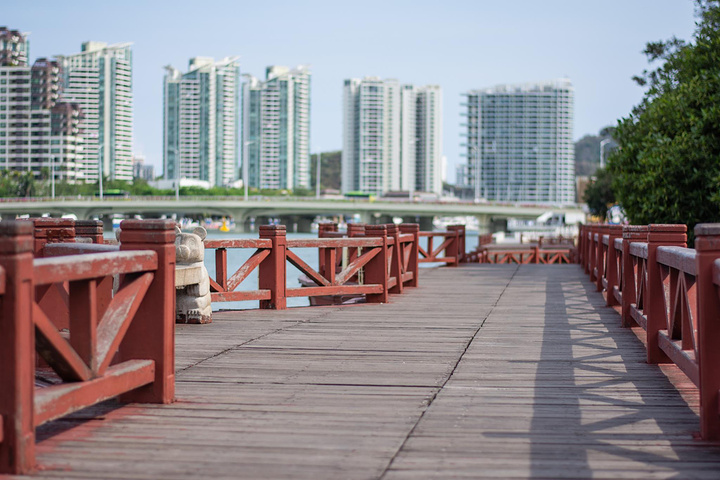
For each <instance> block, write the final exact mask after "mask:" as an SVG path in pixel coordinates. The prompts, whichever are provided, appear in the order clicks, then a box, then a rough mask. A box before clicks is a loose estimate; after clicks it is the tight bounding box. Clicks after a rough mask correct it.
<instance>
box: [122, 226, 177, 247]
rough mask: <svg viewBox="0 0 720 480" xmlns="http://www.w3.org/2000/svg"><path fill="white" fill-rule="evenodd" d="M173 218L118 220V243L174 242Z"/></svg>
mask: <svg viewBox="0 0 720 480" xmlns="http://www.w3.org/2000/svg"><path fill="white" fill-rule="evenodd" d="M175 225H176V223H175V222H174V221H173V220H135V219H130V220H123V221H122V222H120V238H119V239H118V240H120V245H121V246H122V244H123V243H124V244H128V243H174V242H175Z"/></svg>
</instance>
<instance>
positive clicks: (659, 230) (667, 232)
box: [643, 224, 687, 363]
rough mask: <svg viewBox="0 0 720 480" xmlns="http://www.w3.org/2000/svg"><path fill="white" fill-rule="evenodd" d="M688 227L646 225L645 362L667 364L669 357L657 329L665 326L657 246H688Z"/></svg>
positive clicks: (662, 328) (663, 293) (663, 292)
mask: <svg viewBox="0 0 720 480" xmlns="http://www.w3.org/2000/svg"><path fill="white" fill-rule="evenodd" d="M686 232H687V226H685V225H657V224H653V225H649V226H648V258H647V278H648V279H647V285H645V303H644V305H643V306H644V310H643V311H644V312H645V316H646V317H647V362H648V363H668V362H671V360H670V359H669V358H668V357H667V355H665V352H663V351H662V350H661V349H660V345H659V343H658V338H659V336H658V332H660V330H664V329H666V328H667V325H665V312H663V309H664V308H665V306H664V305H665V302H664V301H663V297H664V295H665V291H664V289H663V283H662V278H661V277H660V267H659V266H658V264H657V249H658V247H659V246H661V245H662V246H675V247H686V246H687V234H686Z"/></svg>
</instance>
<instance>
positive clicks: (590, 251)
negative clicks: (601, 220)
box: [585, 225, 595, 281]
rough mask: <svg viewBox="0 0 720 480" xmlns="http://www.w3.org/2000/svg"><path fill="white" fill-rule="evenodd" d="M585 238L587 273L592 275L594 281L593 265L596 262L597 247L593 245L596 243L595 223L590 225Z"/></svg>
mask: <svg viewBox="0 0 720 480" xmlns="http://www.w3.org/2000/svg"><path fill="white" fill-rule="evenodd" d="M585 238H586V240H587V244H586V246H585V258H586V259H587V260H586V261H585V273H586V274H588V275H589V276H590V280H591V281H592V279H593V265H594V264H595V248H594V247H593V246H594V245H595V240H594V238H595V225H588V228H587V229H586V237H585Z"/></svg>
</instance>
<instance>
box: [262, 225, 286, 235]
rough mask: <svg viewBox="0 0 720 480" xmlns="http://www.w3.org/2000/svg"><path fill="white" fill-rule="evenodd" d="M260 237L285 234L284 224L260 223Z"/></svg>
mask: <svg viewBox="0 0 720 480" xmlns="http://www.w3.org/2000/svg"><path fill="white" fill-rule="evenodd" d="M258 230H259V233H260V237H262V238H265V237H284V236H285V235H286V230H285V225H260V228H259V229H258Z"/></svg>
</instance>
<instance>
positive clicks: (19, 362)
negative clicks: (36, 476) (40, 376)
mask: <svg viewBox="0 0 720 480" xmlns="http://www.w3.org/2000/svg"><path fill="white" fill-rule="evenodd" d="M33 243H34V242H33V224H32V223H31V222H22V221H19V222H16V221H4V222H0V267H2V268H3V269H4V270H5V276H6V277H5V294H4V295H3V296H2V301H1V302H0V386H1V389H0V418H2V420H3V421H2V432H0V434H2V441H0V473H10V474H20V473H29V472H30V471H32V469H33V468H34V467H35V425H34V400H33V398H34V390H35V328H34V324H33V319H32V308H33V295H34V288H33V248H34V245H33Z"/></svg>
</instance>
